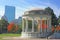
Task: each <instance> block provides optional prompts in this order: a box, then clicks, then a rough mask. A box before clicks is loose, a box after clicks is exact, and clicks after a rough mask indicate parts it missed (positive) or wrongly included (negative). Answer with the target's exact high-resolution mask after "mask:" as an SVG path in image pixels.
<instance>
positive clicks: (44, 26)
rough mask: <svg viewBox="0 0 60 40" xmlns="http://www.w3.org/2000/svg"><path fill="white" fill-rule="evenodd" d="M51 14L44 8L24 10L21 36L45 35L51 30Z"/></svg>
mask: <svg viewBox="0 0 60 40" xmlns="http://www.w3.org/2000/svg"><path fill="white" fill-rule="evenodd" d="M51 28H52V27H51V14H50V13H48V12H47V11H45V10H44V9H34V10H28V11H26V12H24V15H23V17H22V37H47V36H48V35H49V34H50V32H51Z"/></svg>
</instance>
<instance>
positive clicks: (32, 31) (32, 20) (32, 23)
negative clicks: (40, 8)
mask: <svg viewBox="0 0 60 40" xmlns="http://www.w3.org/2000/svg"><path fill="white" fill-rule="evenodd" d="M32 32H34V19H33V20H32Z"/></svg>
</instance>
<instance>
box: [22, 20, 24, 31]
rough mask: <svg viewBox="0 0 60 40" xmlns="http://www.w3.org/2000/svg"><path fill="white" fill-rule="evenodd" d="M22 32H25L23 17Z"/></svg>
mask: <svg viewBox="0 0 60 40" xmlns="http://www.w3.org/2000/svg"><path fill="white" fill-rule="evenodd" d="M22 32H24V19H22Z"/></svg>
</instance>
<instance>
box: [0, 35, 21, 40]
mask: <svg viewBox="0 0 60 40" xmlns="http://www.w3.org/2000/svg"><path fill="white" fill-rule="evenodd" d="M19 36H21V34H0V40H3V39H2V38H4V37H19Z"/></svg>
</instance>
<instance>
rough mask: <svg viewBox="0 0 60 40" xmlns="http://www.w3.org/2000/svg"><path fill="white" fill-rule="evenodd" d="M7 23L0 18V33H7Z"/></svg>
mask: <svg viewBox="0 0 60 40" xmlns="http://www.w3.org/2000/svg"><path fill="white" fill-rule="evenodd" d="M8 24H9V23H8V21H6V20H5V19H3V18H1V20H0V32H1V33H6V32H7V26H8Z"/></svg>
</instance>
